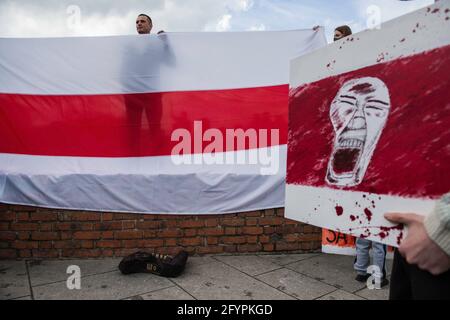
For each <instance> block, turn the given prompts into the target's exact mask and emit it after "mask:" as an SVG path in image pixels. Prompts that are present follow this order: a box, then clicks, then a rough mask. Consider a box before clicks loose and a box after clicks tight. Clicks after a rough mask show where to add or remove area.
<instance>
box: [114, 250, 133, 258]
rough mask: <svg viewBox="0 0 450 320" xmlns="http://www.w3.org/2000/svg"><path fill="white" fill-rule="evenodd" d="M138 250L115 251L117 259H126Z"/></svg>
mask: <svg viewBox="0 0 450 320" xmlns="http://www.w3.org/2000/svg"><path fill="white" fill-rule="evenodd" d="M135 252H136V249H124V248H120V249H115V250H114V256H116V257H126V256H129V255H130V254H132V253H135Z"/></svg>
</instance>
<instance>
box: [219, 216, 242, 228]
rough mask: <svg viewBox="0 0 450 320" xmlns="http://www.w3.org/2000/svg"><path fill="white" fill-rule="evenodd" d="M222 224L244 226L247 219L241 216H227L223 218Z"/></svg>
mask: <svg viewBox="0 0 450 320" xmlns="http://www.w3.org/2000/svg"><path fill="white" fill-rule="evenodd" d="M220 224H221V225H222V226H226V227H235V226H243V225H244V224H245V220H244V219H241V218H232V219H230V218H227V219H223V220H222V221H221V223H220Z"/></svg>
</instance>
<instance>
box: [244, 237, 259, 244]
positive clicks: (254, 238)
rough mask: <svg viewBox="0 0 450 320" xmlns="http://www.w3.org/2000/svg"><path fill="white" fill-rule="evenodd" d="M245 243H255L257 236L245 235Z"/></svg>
mask: <svg viewBox="0 0 450 320" xmlns="http://www.w3.org/2000/svg"><path fill="white" fill-rule="evenodd" d="M245 238H246V241H247V243H257V242H258V236H246V237H245Z"/></svg>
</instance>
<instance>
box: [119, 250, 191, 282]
mask: <svg viewBox="0 0 450 320" xmlns="http://www.w3.org/2000/svg"><path fill="white" fill-rule="evenodd" d="M187 258H188V253H187V252H185V251H181V252H180V253H178V254H177V255H176V256H175V257H171V256H166V255H160V254H155V253H147V252H142V251H139V252H136V253H133V254H131V255H129V256H128V257H125V258H123V259H122V261H121V262H120V264H119V269H120V271H121V272H122V273H123V274H132V273H153V274H157V275H159V276H163V277H177V276H179V275H180V274H181V273H182V272H183V270H184V267H185V266H186V261H187Z"/></svg>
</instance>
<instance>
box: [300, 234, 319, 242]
mask: <svg viewBox="0 0 450 320" xmlns="http://www.w3.org/2000/svg"><path fill="white" fill-rule="evenodd" d="M319 239H321V235H318V234H314V233H311V234H301V235H299V236H298V240H299V241H301V242H304V241H317V240H319Z"/></svg>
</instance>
